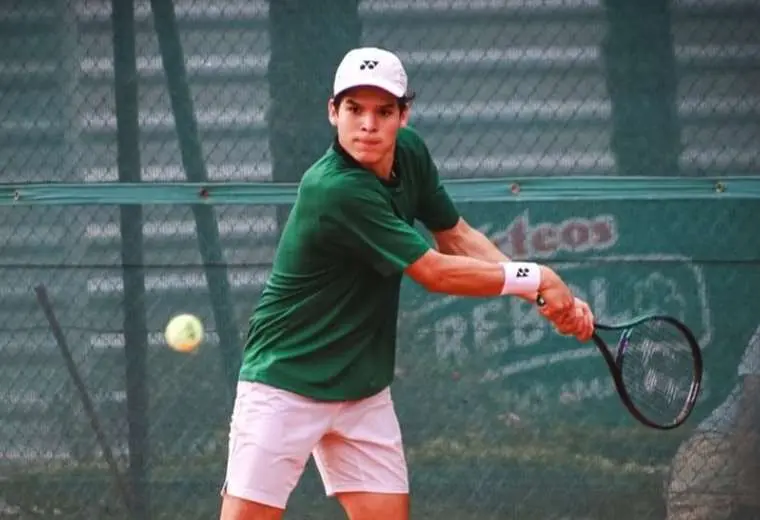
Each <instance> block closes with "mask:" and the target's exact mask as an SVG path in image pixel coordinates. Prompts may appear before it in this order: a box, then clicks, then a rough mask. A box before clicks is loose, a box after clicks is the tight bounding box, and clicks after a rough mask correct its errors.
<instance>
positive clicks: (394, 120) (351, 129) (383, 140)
mask: <svg viewBox="0 0 760 520" xmlns="http://www.w3.org/2000/svg"><path fill="white" fill-rule="evenodd" d="M328 111H329V117H330V123H332V125H333V126H335V127H336V128H337V130H338V142H340V144H341V146H343V148H344V149H345V150H346V151H347V152H348V153H349V154H351V156H352V157H353V158H354V159H356V161H358V162H359V163H360V164H361V165H362V166H364V167H365V168H369V169H376V168H377V167H378V166H380V167H382V166H384V165H387V166H388V167H390V165H391V164H392V163H393V152H394V146H395V143H396V134H397V133H398V130H399V128H401V127H402V126H405V125H406V123H407V119H408V113H409V110H408V109H406V110H403V111H402V110H401V108H400V107H399V105H398V101H397V99H396V98H395V97H393V95H391V94H390V93H389V92H386V91H384V90H382V89H379V88H376V87H356V88H353V89H351V90H349V91H347V92H346V93H345V95H344V97H343V99H342V100H341V103H340V106H339V107H337V108H336V107H335V106H334V104H333V103H332V100H330V103H329V107H328Z"/></svg>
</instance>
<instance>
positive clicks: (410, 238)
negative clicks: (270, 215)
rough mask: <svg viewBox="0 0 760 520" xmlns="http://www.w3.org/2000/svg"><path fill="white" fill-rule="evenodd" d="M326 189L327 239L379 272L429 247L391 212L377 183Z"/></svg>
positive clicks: (397, 268) (398, 267)
mask: <svg viewBox="0 0 760 520" xmlns="http://www.w3.org/2000/svg"><path fill="white" fill-rule="evenodd" d="M365 174H366V173H365ZM366 175H369V174H366ZM372 184H375V183H372ZM327 189H328V192H329V194H328V196H326V197H325V207H324V210H323V211H324V212H323V223H324V224H326V229H327V230H328V239H330V240H331V241H333V242H334V243H337V244H339V245H341V246H343V247H345V248H347V249H348V250H349V251H351V252H352V253H353V254H355V255H356V256H357V257H359V258H361V259H362V260H364V261H366V262H368V263H370V264H371V265H372V267H373V268H374V269H376V270H377V271H378V272H380V273H381V274H382V275H384V276H388V275H391V274H396V273H400V272H402V271H403V270H404V269H406V268H407V267H408V266H409V265H411V264H413V263H414V262H416V261H417V260H418V259H419V258H420V257H421V256H422V255H424V254H425V253H426V252H427V251H428V250H429V249H430V245H429V244H428V243H427V242H426V241H425V239H424V238H423V237H422V236H421V235H420V234H419V233H418V232H417V231H416V230H415V229H414V228H413V227H412V226H410V225H409V224H407V223H406V222H405V221H404V220H402V219H401V218H399V217H398V216H397V215H396V214H395V213H394V211H393V207H392V205H391V201H390V199H389V198H388V197H386V196H385V195H384V194H383V193H382V191H381V189H382V187H381V186H380V185H378V186H377V189H374V186H372V187H370V186H366V185H364V184H363V183H362V184H360V185H357V186H333V187H330V188H327Z"/></svg>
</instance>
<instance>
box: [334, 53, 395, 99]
mask: <svg viewBox="0 0 760 520" xmlns="http://www.w3.org/2000/svg"><path fill="white" fill-rule="evenodd" d="M359 86H372V87H378V88H381V89H383V90H385V91H387V92H390V93H391V94H392V95H394V96H395V97H397V98H400V97H404V96H405V95H406V94H407V77H406V71H405V70H404V66H403V65H402V63H401V60H400V59H399V58H398V56H396V55H395V54H393V53H392V52H390V51H386V50H384V49H378V48H377V47H361V48H359V49H353V50H351V51H348V53H347V54H346V55H345V56H344V57H343V60H342V61H341V62H340V65H338V70H337V71H336V72H335V82H334V83H333V96H337V95H338V94H340V93H341V92H343V91H344V90H346V89H349V88H353V87H359Z"/></svg>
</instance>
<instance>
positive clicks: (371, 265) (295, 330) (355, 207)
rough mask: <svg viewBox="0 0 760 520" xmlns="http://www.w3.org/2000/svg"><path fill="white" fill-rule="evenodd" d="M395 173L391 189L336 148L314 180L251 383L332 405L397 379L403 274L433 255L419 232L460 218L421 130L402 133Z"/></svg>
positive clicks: (288, 242) (304, 188)
mask: <svg viewBox="0 0 760 520" xmlns="http://www.w3.org/2000/svg"><path fill="white" fill-rule="evenodd" d="M394 172H395V174H396V175H395V180H394V181H391V182H383V181H382V180H380V179H379V178H378V177H377V176H376V175H374V174H373V173H372V172H370V171H369V170H366V169H364V168H362V167H361V166H360V165H359V164H358V163H357V162H356V161H354V160H353V159H352V158H351V157H350V156H349V155H348V154H347V153H346V152H345V150H343V149H342V148H341V147H340V145H339V144H338V143H337V141H336V142H335V143H333V145H332V147H331V148H330V149H329V150H328V151H327V152H326V153H325V155H324V156H322V157H321V158H320V159H319V160H318V161H317V162H315V163H314V164H313V165H312V166H311V167H310V168H309V170H308V171H306V173H305V174H304V176H303V178H302V180H301V183H300V185H299V188H298V196H297V199H296V202H295V205H294V206H293V209H292V211H291V213H290V217H289V219H288V221H287V223H286V225H285V227H284V229H283V232H282V237H281V239H280V243H279V245H278V248H277V253H276V255H275V259H274V264H273V266H272V272H271V275H270V277H269V279H268V280H267V282H266V285H265V287H264V290H263V293H262V295H261V298H260V300H259V302H258V305H257V306H256V308H255V309H254V312H253V314H252V316H251V319H250V326H249V332H248V339H247V342H246V345H245V350H244V356H243V365H242V367H241V370H240V379H241V380H243V381H259V382H262V383H265V384H268V385H271V386H275V387H278V388H282V389H285V390H289V391H291V392H295V393H298V394H301V395H304V396H308V397H312V398H314V399H319V400H325V401H347V400H354V399H361V398H365V397H368V396H371V395H374V394H375V393H377V392H379V391H380V390H382V389H383V388H385V387H387V386H388V385H389V384H390V383H391V382H392V380H393V372H394V364H395V358H396V322H397V319H398V305H399V292H400V286H401V277H402V275H403V271H404V269H406V267H407V266H409V265H410V264H412V263H414V262H415V261H416V260H417V259H419V258H420V257H421V256H422V255H423V254H425V252H427V251H428V250H429V249H430V247H431V246H430V245H429V244H428V242H427V241H426V240H425V239H424V238H423V237H422V236H421V235H420V234H419V233H418V232H417V230H416V229H415V228H414V227H413V224H414V222H415V220H419V221H420V222H422V223H423V224H424V225H425V226H426V227H427V228H428V229H430V230H431V231H439V230H445V229H450V228H451V227H453V226H454V225H455V224H456V222H457V220H458V219H459V214H458V213H457V210H456V209H455V207H454V204H453V203H452V201H451V199H450V198H449V196H448V195H447V193H446V191H445V190H444V188H443V186H442V185H441V183H440V180H439V176H438V171H437V168H436V167H435V164H434V163H433V160H432V158H431V156H430V153H429V151H428V149H427V146H426V145H425V143H424V141H423V140H422V139H421V138H420V137H419V136H418V135H417V134H416V133H415V132H414V131H413V130H411V129H408V128H404V129H402V130H401V131H400V132H399V135H398V138H397V143H396V154H395V158H394Z"/></svg>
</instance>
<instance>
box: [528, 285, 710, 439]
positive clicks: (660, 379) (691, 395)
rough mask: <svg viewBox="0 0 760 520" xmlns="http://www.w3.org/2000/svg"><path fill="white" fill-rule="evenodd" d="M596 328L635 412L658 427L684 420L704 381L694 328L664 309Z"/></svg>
mask: <svg viewBox="0 0 760 520" xmlns="http://www.w3.org/2000/svg"><path fill="white" fill-rule="evenodd" d="M542 304H543V301H542V300H541V298H540V297H539V305H542ZM594 327H595V330H594V334H593V336H592V340H593V341H594V343H595V344H596V346H597V348H598V350H599V352H600V353H601V354H602V357H603V358H604V361H605V362H606V363H607V367H608V368H609V370H610V373H611V374H612V379H613V381H614V383H615V389H616V390H617V393H618V395H619V396H620V399H621V400H622V401H623V405H625V407H626V409H627V410H628V411H629V412H630V414H631V415H632V416H633V417H634V418H635V419H636V420H637V421H639V422H640V423H642V424H644V425H645V426H648V427H650V428H654V429H657V430H671V429H673V428H677V427H678V426H680V425H682V424H683V423H684V422H685V421H686V419H688V417H689V415H690V414H691V412H692V410H693V409H694V405H695V404H696V402H697V398H698V396H699V391H700V388H701V385H702V353H701V350H700V347H699V344H698V343H697V340H696V338H695V337H694V334H693V333H692V332H691V330H690V329H689V328H688V327H687V326H686V325H684V324H683V323H682V322H681V321H679V320H677V319H676V318H674V317H672V316H667V315H660V314H650V315H644V316H640V317H638V318H636V319H633V320H630V321H627V322H621V323H617V324H613V325H606V324H602V323H595V324H594ZM605 337H609V338H608V339H605ZM610 345H614V347H612V348H611V347H610Z"/></svg>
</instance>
